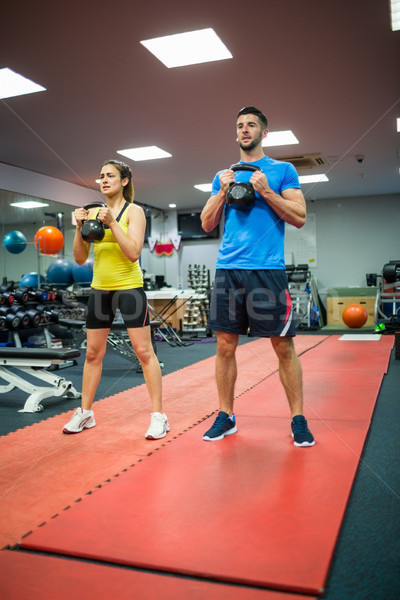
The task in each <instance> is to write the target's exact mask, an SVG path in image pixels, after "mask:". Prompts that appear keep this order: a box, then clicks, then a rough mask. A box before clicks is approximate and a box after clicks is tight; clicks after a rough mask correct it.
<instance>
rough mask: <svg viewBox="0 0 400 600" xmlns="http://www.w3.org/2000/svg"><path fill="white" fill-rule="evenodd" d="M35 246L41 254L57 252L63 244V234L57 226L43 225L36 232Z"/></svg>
mask: <svg viewBox="0 0 400 600" xmlns="http://www.w3.org/2000/svg"><path fill="white" fill-rule="evenodd" d="M35 246H36V248H37V249H38V250H39V252H40V253H41V254H57V253H58V252H60V250H62V247H63V246H64V236H63V234H62V232H61V231H60V230H59V229H58V228H57V227H52V226H51V225H45V226H44V227H41V228H40V229H38V230H37V232H36V235H35Z"/></svg>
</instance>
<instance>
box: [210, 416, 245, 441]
mask: <svg viewBox="0 0 400 600" xmlns="http://www.w3.org/2000/svg"><path fill="white" fill-rule="evenodd" d="M236 432H237V427H236V419H235V415H232V416H231V417H230V416H229V415H228V413H226V412H223V411H222V410H220V411H219V413H218V416H217V418H216V419H215V421H214V423H213V426H212V427H211V428H210V429H209V430H208V431H206V432H205V434H204V435H203V440H205V441H206V442H216V441H217V440H222V438H223V437H225V436H226V435H231V434H232V433H236Z"/></svg>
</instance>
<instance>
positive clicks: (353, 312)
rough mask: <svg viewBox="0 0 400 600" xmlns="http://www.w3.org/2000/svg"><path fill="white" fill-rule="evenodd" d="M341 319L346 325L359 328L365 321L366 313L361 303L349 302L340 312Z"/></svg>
mask: <svg viewBox="0 0 400 600" xmlns="http://www.w3.org/2000/svg"><path fill="white" fill-rule="evenodd" d="M342 319H343V322H344V323H345V324H346V325H347V327H351V328H352V329H359V328H360V327H362V326H363V325H365V323H366V322H367V319H368V313H367V311H366V310H365V308H364V306H361V304H349V306H346V308H345V309H344V311H343V313H342Z"/></svg>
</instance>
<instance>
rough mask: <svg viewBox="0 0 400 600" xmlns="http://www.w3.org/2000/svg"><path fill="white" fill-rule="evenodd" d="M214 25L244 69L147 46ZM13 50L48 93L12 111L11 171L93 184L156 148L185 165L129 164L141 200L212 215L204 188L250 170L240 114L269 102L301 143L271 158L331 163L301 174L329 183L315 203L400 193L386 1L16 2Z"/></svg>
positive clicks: (395, 37)
mask: <svg viewBox="0 0 400 600" xmlns="http://www.w3.org/2000/svg"><path fill="white" fill-rule="evenodd" d="M208 27H212V28H213V29H214V30H215V31H216V33H217V34H218V35H219V36H220V37H221V39H222V40H223V41H224V43H225V44H226V45H227V47H228V48H229V50H230V51H231V53H232V55H233V59H231V60H223V61H219V62H212V63H208V64H200V65H194V66H188V67H180V68H175V69H168V68H166V67H165V66H164V65H163V64H162V63H161V62H159V61H158V60H157V59H156V58H155V57H154V56H153V55H152V54H150V53H149V52H148V51H147V50H146V49H145V48H144V47H143V45H141V44H140V41H141V40H146V39H149V38H153V37H158V36H163V35H168V34H173V33H181V32H184V31H192V30H195V29H203V28H208ZM0 46H1V53H0V57H1V58H0V60H1V64H0V68H1V67H9V68H11V69H12V70H14V71H17V72H19V73H21V74H23V75H24V76H26V77H29V78H30V79H32V80H34V81H35V82H37V83H39V84H41V85H43V86H44V87H46V88H47V92H44V93H37V94H31V95H27V96H22V97H16V98H10V99H8V100H5V101H1V103H0V125H1V137H0V162H3V163H6V164H10V165H14V166H18V167H22V168H24V169H28V170H31V171H35V172H38V173H42V174H45V175H50V176H52V177H56V178H59V179H62V180H65V181H69V182H73V183H76V184H79V185H83V186H88V187H93V188H95V187H96V184H95V179H96V177H97V176H98V172H99V169H100V166H101V164H102V163H103V161H104V160H106V159H109V158H121V157H118V155H116V150H118V149H121V148H129V147H138V146H149V145H157V146H159V147H161V148H163V149H164V150H167V151H168V152H170V153H171V154H172V155H173V156H172V158H166V159H162V160H154V161H148V162H133V161H127V162H129V163H130V165H131V166H132V168H133V172H134V181H135V187H136V198H137V200H138V201H139V202H142V203H146V204H150V205H153V206H156V207H160V208H167V207H168V204H169V203H170V202H175V203H176V204H177V207H178V209H185V208H195V207H201V206H202V205H203V204H204V202H205V201H206V200H207V195H206V194H204V193H202V192H200V191H198V190H196V189H194V187H193V186H194V184H198V183H206V182H210V181H211V180H212V178H213V176H214V174H215V172H216V171H217V170H219V169H221V168H224V167H228V166H229V165H230V164H232V163H234V162H236V161H237V160H238V158H239V154H238V148H237V143H236V136H235V118H236V114H237V111H238V110H239V109H240V108H241V107H242V106H244V105H255V106H258V107H259V108H261V109H262V110H263V111H264V112H265V113H266V114H267V116H268V118H269V121H270V130H271V131H276V130H282V129H292V130H293V131H294V133H295V135H296V136H297V138H298V139H299V140H300V144H298V145H292V146H287V147H275V148H266V149H265V152H266V154H269V155H270V156H272V157H274V158H282V157H288V156H298V155H304V154H315V153H318V154H321V155H322V156H323V157H324V159H325V160H326V162H327V166H326V167H325V168H324V169H317V168H315V169H311V170H310V169H308V170H305V169H301V170H299V173H300V174H310V173H314V172H315V173H320V172H322V171H323V172H326V173H327V174H328V177H329V179H330V181H329V183H319V184H307V185H304V186H303V191H304V193H305V196H306V198H307V199H309V200H311V199H314V198H315V199H317V200H318V199H320V198H346V197H353V196H366V195H369V196H371V195H383V194H396V193H398V192H400V174H399V167H400V149H399V147H400V133H397V132H396V118H397V117H400V77H399V73H400V68H399V67H400V65H399V57H400V31H399V32H392V31H391V27H390V13H389V1H388V0H387V1H385V0H347V1H344V0H336V1H335V2H329V3H328V2H321V1H320V0H318V1H317V0H303V1H298V0H292V1H290V0H282V1H278V0H253V1H252V2H250V3H246V2H243V0H242V1H241V2H237V1H235V0H230V1H227V0H213V1H212V2H211V1H210V0H202V1H201V2H193V3H191V2H177V1H174V0H171V1H165V0H153V1H149V2H146V3H139V2H135V1H124V0H115V1H114V2H105V1H104V0H97V1H90V2H89V1H85V0H81V1H79V2H77V1H76V0H70V1H69V2H65V3H58V2H54V1H51V2H49V1H48V0H41V1H40V2H27V1H26V0H25V1H21V0H13V1H12V2H7V4H6V6H3V8H2V33H1V38H0ZM360 154H362V155H365V159H364V162H362V163H360V162H358V161H357V160H356V156H357V155H360ZM122 160H124V159H123V158H122ZM0 188H1V182H0Z"/></svg>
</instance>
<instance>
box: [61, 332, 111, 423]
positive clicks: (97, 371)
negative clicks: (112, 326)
mask: <svg viewBox="0 0 400 600" xmlns="http://www.w3.org/2000/svg"><path fill="white" fill-rule="evenodd" d="M108 332H109V329H87V332H86V340H87V348H86V360H85V365H84V367H83V379H82V403H81V408H77V409H76V411H75V412H74V414H73V415H72V418H71V420H70V421H69V422H68V423H67V424H66V425H64V427H63V432H64V433H80V432H81V431H83V430H84V429H91V428H92V427H94V426H95V425H96V421H95V420H94V415H93V411H92V410H91V408H92V404H93V400H94V396H95V393H96V390H97V387H98V385H99V382H100V377H101V371H102V364H103V357H104V354H105V351H106V346H107V336H108Z"/></svg>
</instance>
